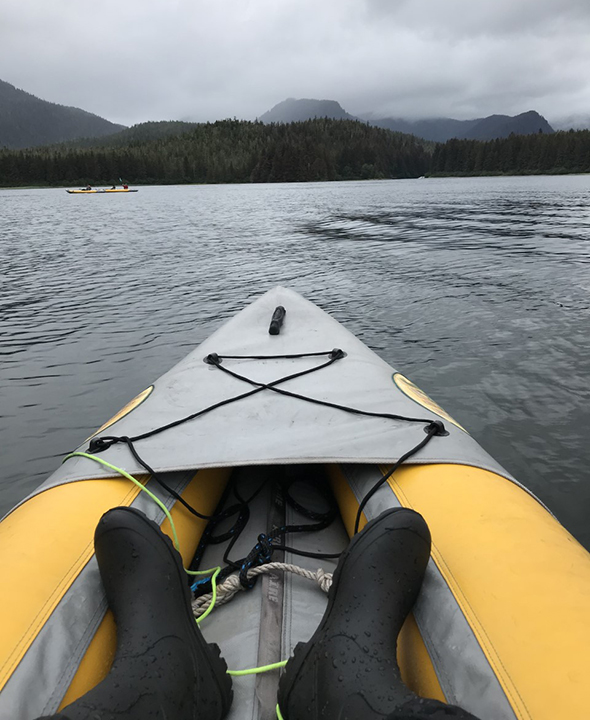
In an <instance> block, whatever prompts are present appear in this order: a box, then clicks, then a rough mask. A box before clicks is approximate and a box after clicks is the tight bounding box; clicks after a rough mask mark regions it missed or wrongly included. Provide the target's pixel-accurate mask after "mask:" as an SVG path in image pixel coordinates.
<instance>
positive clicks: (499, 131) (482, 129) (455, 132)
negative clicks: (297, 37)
mask: <svg viewBox="0 0 590 720" xmlns="http://www.w3.org/2000/svg"><path fill="white" fill-rule="evenodd" d="M316 117H328V118H333V119H335V120H355V119H363V120H364V121H365V122H368V123H369V124H370V125H374V126H375V127H381V128H385V129H386V130H394V131H395V132H403V133H409V134H411V135H416V136H417V137H421V138H423V139H424V140H433V141H435V142H446V141H447V140H450V139H451V138H459V139H469V140H493V139H495V138H504V137H509V135H510V134H511V133H514V134H515V135H530V134H532V133H536V132H539V131H541V132H544V133H552V132H553V128H552V127H551V125H549V123H548V122H547V120H545V118H544V117H543V116H542V115H539V113H538V112H535V111H534V110H530V111H528V112H525V113H521V114H520V115H515V116H514V117H511V116H509V115H490V116H489V117H485V118H475V119H473V120H454V119H453V118H428V119H426V120H404V119H403V118H375V117H374V116H373V114H371V113H368V114H365V115H361V116H360V117H357V118H355V117H354V116H353V115H350V114H349V113H347V112H346V110H344V108H343V107H342V106H341V105H340V103H338V102H336V101H335V100H312V99H304V100H296V99H294V98H288V99H287V100H283V102H280V103H278V105H275V106H274V107H273V108H271V109H270V110H269V111H268V112H265V113H264V114H263V115H261V116H260V120H262V122H265V123H269V122H282V123H288V122H301V121H302V120H311V119H313V118H316Z"/></svg>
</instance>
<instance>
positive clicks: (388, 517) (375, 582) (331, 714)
mask: <svg viewBox="0 0 590 720" xmlns="http://www.w3.org/2000/svg"><path fill="white" fill-rule="evenodd" d="M429 557H430V532H429V530H428V526H427V525H426V523H425V522H424V520H423V518H422V517H421V516H420V515H419V514H418V513H416V512H414V511H413V510H409V509H406V508H394V509H391V510H388V511H386V512H384V513H382V514H381V515H380V516H379V517H378V518H376V519H375V520H372V521H371V522H370V523H368V524H367V525H366V526H365V527H364V528H363V530H362V531H361V532H360V533H358V534H357V535H356V536H355V537H354V538H353V539H352V541H351V543H350V544H349V546H348V548H347V549H346V550H345V551H344V553H343V555H342V557H341V558H340V561H339V563H338V568H337V570H336V572H335V574H334V582H333V584H332V587H331V588H330V593H329V595H328V607H327V609H326V612H325V614H324V617H323V618H322V621H321V623H320V625H319V627H318V629H317V630H316V632H315V633H314V635H313V636H312V638H311V640H310V641H309V642H307V643H300V644H299V645H297V647H296V648H295V653H294V656H293V658H292V659H291V660H290V661H289V663H288V664H287V667H286V672H285V674H284V675H283V677H282V678H281V681H280V684H279V706H280V709H281V713H282V715H283V718H284V720H319V718H322V719H323V720H373V719H377V718H386V717H387V716H388V715H390V714H391V713H392V711H393V710H394V709H395V708H396V707H399V706H400V705H403V704H404V703H409V704H410V705H411V704H412V703H411V701H412V700H417V699H418V698H417V697H416V695H414V694H413V693H412V692H411V691H410V690H408V688H407V687H406V686H405V685H404V684H403V682H402V680H401V675H400V671H399V668H398V665H397V661H396V644H397V636H398V634H399V631H400V629H401V627H402V625H403V623H404V620H405V619H406V616H407V615H408V613H409V612H410V610H411V608H412V606H413V605H414V602H415V600H416V598H417V596H418V592H419V590H420V587H421V585H422V580H423V577H424V572H425V570H426V565H427V563H428V559H429Z"/></svg>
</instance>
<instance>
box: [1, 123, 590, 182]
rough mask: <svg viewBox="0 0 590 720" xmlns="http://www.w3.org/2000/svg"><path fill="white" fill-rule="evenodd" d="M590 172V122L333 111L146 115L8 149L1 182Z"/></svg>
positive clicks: (293, 179) (285, 179)
mask: <svg viewBox="0 0 590 720" xmlns="http://www.w3.org/2000/svg"><path fill="white" fill-rule="evenodd" d="M187 127H188V128H189V129H188V130H187V129H186V128H187ZM586 172H590V131H589V130H578V131H573V130H570V131H568V132H556V133H552V134H543V133H538V134H534V135H511V136H510V137H508V138H505V139H498V140H491V141H487V142H482V141H478V140H448V141H447V142H446V143H438V144H434V143H429V142H426V141H423V140H421V139H419V138H415V137H414V136H412V135H406V134H403V133H398V132H392V131H390V130H385V129H381V128H376V127H372V126H369V125H367V124H366V123H362V122H358V121H351V120H331V119H327V118H323V119H314V120H306V121H303V122H297V123H289V124H270V125H265V124H264V123H261V122H247V121H240V120H223V121H219V122H216V123H206V124H191V125H188V124H185V123H144V124H142V125H140V126H136V127H134V128H129V129H127V130H124V131H122V132H121V133H117V134H115V135H113V136H108V137H103V138H99V139H95V140H82V141H79V142H71V143H66V144H62V145H54V146H49V147H45V148H31V149H27V150H6V149H0V187H19V186H20V187H23V186H32V185H34V186H48V187H52V186H53V187H58V186H68V185H85V184H87V183H90V184H91V185H107V184H111V183H114V182H118V180H119V178H123V179H124V181H125V182H128V183H131V184H134V185H141V184H144V185H146V184H183V183H258V182H306V181H322V180H359V179H384V178H412V177H420V176H422V175H433V176H448V175H454V176H456V175H497V174H511V175H513V174H559V173H586Z"/></svg>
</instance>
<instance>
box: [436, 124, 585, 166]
mask: <svg viewBox="0 0 590 720" xmlns="http://www.w3.org/2000/svg"><path fill="white" fill-rule="evenodd" d="M429 172H430V174H432V175H439V176H442V175H535V174H552V175H555V174H561V173H590V130H568V131H567V132H556V133H552V134H551V135H547V134H544V133H537V134H535V135H510V137H507V138H503V139H501V140H489V141H487V142H479V141H477V140H448V141H447V142H446V143H444V144H438V145H436V147H435V148H434V152H433V155H432V163H431V166H430V171H429Z"/></svg>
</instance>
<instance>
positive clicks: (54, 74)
mask: <svg viewBox="0 0 590 720" xmlns="http://www.w3.org/2000/svg"><path fill="white" fill-rule="evenodd" d="M589 54H590V3H588V2H586V0H584V1H583V2H582V1H581V0H561V1H560V2H558V1H556V0H512V2H508V1H507V0H494V2H491V1H490V0H480V1H479V2H473V1H471V2H467V0H447V1H446V2H444V3H441V2H440V0H364V2H362V1H361V0H322V1H321V2H317V0H314V1H312V0H281V2H276V0H250V1H247V0H241V1H238V0H224V2H223V3H214V2H213V1H212V0H207V1H205V0H197V1H195V0H175V1H174V0H170V1H169V2H163V0H126V1H125V2H124V3H122V2H120V0H116V1H115V0H103V2H101V3H100V4H98V3H81V2H79V0H76V1H74V0H63V1H62V2H60V3H47V2H45V1H44V0H21V2H20V3H18V4H17V3H3V4H2V7H0V68H2V70H1V71H0V78H1V79H3V80H7V81H8V82H11V83H13V84H14V85H17V86H18V87H21V88H23V89H25V90H27V91H29V92H32V93H33V94H35V95H38V96H39V97H42V98H44V99H47V100H52V101H54V102H59V103H62V104H66V105H75V106H77V107H82V108H84V109H86V110H89V111H91V112H95V113H97V114H99V115H102V116H103V117H106V118H108V119H109V120H113V121H115V122H122V123H124V124H131V123H135V122H142V121H145V120H160V119H193V120H199V121H204V120H215V119H218V118H223V117H234V116H236V117H240V118H248V119H253V118H255V117H257V116H259V115H261V114H262V113H263V112H265V111H266V110H268V109H269V108H270V107H271V106H272V105H274V104H275V103H277V102H279V101H281V100H283V99H284V98H286V97H316V98H320V99H321V98H329V99H335V100H338V101H340V102H341V104H342V105H343V106H344V107H345V109H347V110H348V111H349V112H351V113H353V114H361V113H366V112H371V111H372V112H373V113H375V114H376V115H393V116H397V117H408V118H418V117H433V116H451V117H458V118H468V117H477V116H483V115H488V114H491V113H494V112H497V113H508V114H515V113H519V112H524V111H526V110H529V109H535V110H538V111H539V112H541V113H542V114H543V115H545V116H546V117H548V118H549V119H550V120H551V119H552V118H557V117H563V116H567V115H579V114H586V115H590V73H588V69H589V67H590V63H589V59H590V58H589Z"/></svg>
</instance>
